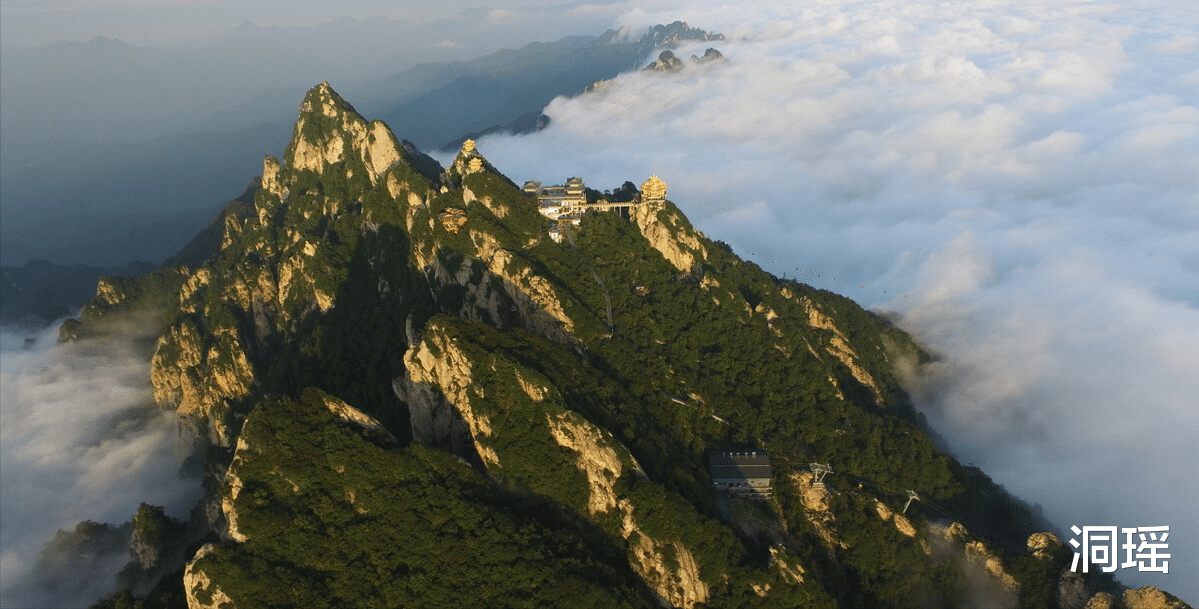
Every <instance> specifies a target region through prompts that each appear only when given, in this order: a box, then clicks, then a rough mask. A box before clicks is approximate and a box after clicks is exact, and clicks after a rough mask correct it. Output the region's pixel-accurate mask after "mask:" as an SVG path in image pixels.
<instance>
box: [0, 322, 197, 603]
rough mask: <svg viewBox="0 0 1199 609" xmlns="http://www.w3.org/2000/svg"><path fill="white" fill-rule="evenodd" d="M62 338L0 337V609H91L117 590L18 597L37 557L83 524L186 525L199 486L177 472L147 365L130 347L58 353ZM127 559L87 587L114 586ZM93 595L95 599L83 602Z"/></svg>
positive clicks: (79, 588) (178, 452) (78, 347)
mask: <svg viewBox="0 0 1199 609" xmlns="http://www.w3.org/2000/svg"><path fill="white" fill-rule="evenodd" d="M56 334H57V326H56V325H55V326H52V327H50V328H49V329H47V330H44V331H42V332H41V333H40V334H39V335H37V336H36V343H35V344H34V345H32V346H26V345H25V344H24V338H25V336H24V335H22V334H14V333H10V332H7V331H6V332H3V333H0V463H2V464H3V467H0V497H3V501H0V605H3V606H4V607H24V606H56V607H61V606H86V605H88V604H90V603H91V602H92V601H94V600H95V598H96V596H98V595H99V594H103V593H106V592H108V591H110V590H111V589H112V587H113V585H114V583H115V582H113V581H112V580H111V579H108V581H93V582H90V583H88V585H82V584H80V583H78V582H76V583H72V584H69V585H67V586H64V587H63V588H61V589H44V588H41V587H36V586H35V587H34V588H28V587H22V584H29V583H30V581H31V579H35V578H36V575H37V574H36V573H33V572H31V571H32V568H33V567H34V565H35V563H36V561H37V560H38V557H39V555H40V554H41V551H42V548H43V546H44V545H45V544H46V543H47V542H48V541H50V539H51V538H52V537H53V536H54V533H55V531H57V530H59V529H65V530H68V531H70V530H74V528H75V525H76V524H78V523H79V522H81V521H83V520H94V521H97V522H108V523H112V524H114V525H119V524H121V523H123V522H127V521H128V520H129V519H130V518H131V517H132V516H133V514H134V512H136V511H137V507H138V504H140V503H141V502H143V501H144V502H147V503H150V504H153V505H162V506H165V507H166V508H167V512H168V513H169V514H171V515H173V516H175V517H181V518H186V517H187V510H188V509H189V508H190V507H191V506H192V505H193V504H194V503H195V501H196V500H198V499H199V496H200V484H199V480H198V479H184V478H181V477H180V475H179V467H180V464H181V461H182V458H183V457H184V456H186V455H185V454H184V453H185V451H186V450H187V449H190V448H191V447H190V445H186V446H181V445H180V440H179V439H178V430H177V426H176V423H175V415H174V413H173V412H166V411H161V410H159V409H157V408H156V407H155V406H154V405H153V401H152V400H151V397H150V383H149V380H150V379H149V369H150V367H149V361H148V358H146V357H144V356H142V355H140V354H139V353H138V352H137V347H136V345H135V340H136V339H134V338H120V339H111V340H104V341H102V342H100V341H84V342H81V343H76V344H65V345H57V344H55V338H56ZM128 560H129V556H127V555H125V556H119V557H118V559H117V560H116V561H115V562H113V564H105V565H101V566H100V567H99V568H98V570H97V571H94V572H92V573H88V574H76V576H77V577H80V578H82V579H85V580H86V579H88V578H96V579H99V580H104V579H106V578H111V577H112V576H115V574H116V572H117V570H119V569H120V568H121V567H123V566H124V563H125V562H127V561H128ZM89 595H90V596H89Z"/></svg>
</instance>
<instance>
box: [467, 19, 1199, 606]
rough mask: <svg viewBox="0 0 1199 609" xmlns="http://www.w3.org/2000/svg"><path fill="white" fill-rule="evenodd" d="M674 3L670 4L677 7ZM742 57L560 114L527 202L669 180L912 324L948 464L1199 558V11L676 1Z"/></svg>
mask: <svg viewBox="0 0 1199 609" xmlns="http://www.w3.org/2000/svg"><path fill="white" fill-rule="evenodd" d="M650 4H652V3H650ZM639 6H640V7H641V8H638V9H636V10H634V11H632V12H630V13H629V14H627V15H626V16H625V17H624V20H625V21H624V23H625V26H626V27H627V28H628V29H629V30H630V31H638V30H639V29H640V28H641V27H644V26H646V25H648V24H651V23H656V22H663V21H669V20H672V19H683V20H686V21H688V22H689V23H691V24H695V25H700V26H702V27H704V28H706V29H709V30H710V31H718V32H723V33H724V34H725V36H726V37H727V38H728V40H727V42H720V43H712V44H709V45H699V46H695V47H693V48H692V47H686V48H683V49H680V50H677V51H676V54H677V55H678V56H680V57H684V58H685V57H688V56H690V55H692V54H696V55H702V54H703V51H704V48H705V47H706V46H716V47H717V48H718V49H719V50H720V51H721V52H722V53H723V54H724V55H725V57H726V58H727V62H724V63H713V64H704V65H689V66H688V67H687V68H686V69H685V70H684V71H682V72H679V73H668V74H662V73H652V72H635V73H628V74H625V75H622V76H621V77H619V78H617V79H615V80H613V81H608V82H605V83H602V84H601V85H600V86H598V87H597V88H596V90H595V91H594V92H592V93H589V94H586V95H583V96H580V97H576V98H573V99H566V98H558V99H557V100H555V101H554V102H553V103H552V104H550V105H549V106H548V107H547V109H546V110H545V112H546V114H548V115H549V116H550V118H551V121H552V122H551V126H550V127H549V128H548V129H546V130H545V131H542V132H540V133H537V134H534V135H528V136H519V137H513V136H494V137H489V138H484V139H482V140H480V142H479V149H480V150H481V151H482V152H483V154H485V155H487V157H488V159H489V160H491V161H492V162H493V163H494V164H495V165H496V166H497V167H499V168H501V170H503V171H505V172H507V173H508V174H509V175H510V176H511V177H512V178H513V179H514V180H517V181H518V182H520V181H523V180H526V179H536V180H539V181H542V182H545V183H560V181H562V180H565V179H566V178H567V177H569V176H572V175H579V176H584V177H585V178H586V179H587V182H588V185H589V186H591V187H593V188H599V189H601V190H602V189H606V188H615V187H617V186H618V185H620V184H621V183H622V182H623V181H624V180H631V181H633V182H636V183H640V182H642V181H644V180H645V179H646V178H648V177H649V175H650V174H656V175H658V176H660V177H661V178H663V179H664V180H665V181H666V183H667V184H668V185H669V187H670V192H669V196H670V198H671V200H673V201H676V202H678V204H679V206H680V207H681V208H682V209H683V210H684V211H685V212H686V213H687V214H688V215H689V216H690V217H691V219H692V220H693V221H694V222H695V223H696V224H697V226H698V227H699V228H700V229H701V230H704V231H705V232H706V233H707V234H708V235H709V236H710V237H712V238H714V239H720V240H724V241H727V242H729V243H730V244H731V245H732V246H733V247H734V249H735V250H736V251H737V252H738V253H740V254H742V255H745V256H747V257H749V258H751V259H753V260H754V261H756V262H758V263H759V264H761V265H762V266H763V267H765V268H767V269H768V270H771V271H772V272H774V273H775V274H777V275H781V276H786V277H789V278H793V279H797V280H799V281H803V282H805V283H810V284H812V285H814V286H817V287H821V288H825V289H829V290H832V291H835V292H839V293H842V294H846V295H848V296H850V297H852V298H854V299H856V300H858V301H859V302H861V303H863V304H864V305H866V306H869V307H872V308H874V309H875V310H878V311H880V312H885V313H888V314H890V315H893V316H894V319H895V320H896V322H897V323H898V324H899V325H900V326H901V327H903V328H904V329H906V330H908V331H909V332H912V333H913V334H914V335H915V336H916V337H918V339H919V340H920V341H922V343H923V344H925V345H926V347H927V348H928V349H929V350H930V351H931V352H932V353H933V354H934V355H935V356H936V358H937V361H936V362H935V363H934V364H932V365H931V366H929V367H927V368H925V369H924V370H922V371H920V372H919V373H914V375H913V377H912V382H911V386H912V389H913V390H914V391H915V394H916V398H917V400H918V402H919V405H920V407H921V408H922V409H923V410H924V411H925V412H926V414H927V415H928V417H929V419H930V421H931V423H932V425H933V427H934V429H935V430H936V431H937V432H938V433H940V434H941V435H942V436H943V439H944V441H945V443H946V444H947V446H948V447H949V448H950V449H951V450H952V451H954V452H955V453H956V454H958V455H959V456H960V458H961V459H962V460H963V461H965V462H970V463H973V464H975V465H978V466H980V467H982V468H983V470H984V471H986V472H988V473H989V474H991V475H992V476H993V477H994V478H995V479H996V480H997V481H999V482H1000V483H1002V484H1004V485H1005V486H1006V487H1007V488H1008V489H1009V490H1011V491H1013V492H1015V493H1017V494H1018V495H1019V496H1021V497H1023V498H1024V499H1025V500H1027V501H1029V502H1035V503H1038V504H1040V505H1042V506H1043V507H1044V510H1045V514H1046V515H1047V516H1049V517H1050V518H1051V519H1052V520H1053V521H1054V522H1055V523H1056V524H1057V526H1058V527H1060V528H1061V529H1062V530H1063V531H1066V530H1068V529H1069V527H1070V526H1071V525H1079V526H1083V525H1115V526H1121V527H1137V526H1152V525H1169V526H1171V527H1172V528H1171V531H1173V534H1174V537H1172V539H1176V540H1177V542H1176V544H1175V545H1172V546H1171V551H1172V552H1173V556H1174V558H1173V561H1174V564H1173V565H1172V566H1173V567H1174V569H1173V570H1172V571H1171V574H1170V575H1165V576H1163V575H1161V574H1157V573H1137V572H1136V570H1135V569H1124V570H1122V571H1120V572H1119V576H1120V578H1121V579H1122V580H1124V581H1126V582H1127V583H1129V584H1134V585H1150V584H1152V585H1158V586H1161V587H1164V588H1166V589H1171V590H1174V591H1175V592H1176V593H1178V594H1181V595H1182V596H1183V598H1184V599H1190V600H1192V602H1193V599H1195V598H1199V589H1197V588H1195V585H1194V583H1192V582H1188V581H1185V580H1184V579H1182V578H1181V577H1180V576H1179V575H1177V574H1176V572H1181V571H1185V570H1186V568H1185V565H1188V564H1190V565H1194V564H1196V561H1199V546H1196V545H1195V544H1193V543H1188V542H1187V540H1191V539H1196V538H1199V528H1197V527H1196V525H1195V524H1194V523H1196V522H1199V511H1197V509H1196V507H1195V506H1196V502H1195V499H1196V496H1195V493H1194V490H1193V483H1194V473H1193V471H1192V469H1191V465H1190V462H1191V461H1193V455H1192V454H1191V453H1192V448H1191V447H1193V446H1196V445H1199V408H1197V407H1196V401H1195V396H1196V395H1199V377H1197V376H1196V375H1195V374H1194V371H1195V370H1199V107H1197V106H1199V93H1197V91H1199V59H1197V57H1199V38H1197V37H1196V32H1199V13H1197V12H1196V11H1195V10H1194V9H1193V7H1188V6H1187V5H1186V3H1184V2H1153V3H1139V4H1138V5H1137V6H1136V7H1135V8H1132V7H1129V6H1127V5H1125V4H1123V3H1115V2H1103V1H1094V2H1070V3H1058V2H1024V3H1019V4H1011V3H998V2H982V3H971V4H960V3H945V4H918V5H910V4H901V3H894V2H855V3H844V2H834V1H824V2H805V3H802V4H795V3H789V2H773V3H763V4H760V5H755V8H753V9H738V10H731V9H730V7H705V6H696V7H693V8H689V9H682V10H680V9H678V8H677V7H673V6H667V5H666V4H665V3H663V4H660V5H653V6H650V5H649V4H647V3H639Z"/></svg>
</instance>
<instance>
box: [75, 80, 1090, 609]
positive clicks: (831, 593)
mask: <svg viewBox="0 0 1199 609" xmlns="http://www.w3.org/2000/svg"><path fill="white" fill-rule="evenodd" d="M665 189H666V187H665V185H664V184H662V183H661V182H660V181H655V180H652V179H651V180H650V181H648V182H646V184H645V185H644V187H643V193H642V195H641V197H640V198H639V199H638V201H639V202H638V203H637V204H636V205H635V206H634V207H633V209H632V210H631V213H630V214H629V218H628V219H626V218H624V217H622V216H621V215H620V214H617V213H614V212H589V213H588V214H587V215H586V216H585V217H583V218H582V219H581V222H580V224H579V225H578V226H577V227H576V226H569V227H564V228H565V230H566V233H567V238H566V239H565V241H564V242H562V243H558V242H555V241H554V240H553V239H551V238H550V237H549V234H548V229H549V228H550V224H551V223H550V220H548V219H546V218H545V217H543V216H541V215H540V214H539V213H538V212H537V210H536V201H535V200H534V199H532V198H531V197H529V196H527V195H525V194H524V193H522V192H521V190H520V189H518V188H517V187H516V186H515V185H514V184H513V183H512V182H511V181H510V180H508V179H507V178H506V177H504V176H503V175H502V174H500V173H499V172H498V171H497V170H496V168H495V167H493V166H492V165H491V164H490V163H489V162H488V161H487V160H486V159H485V158H484V157H483V156H482V154H481V152H480V151H479V150H477V149H475V147H474V145H473V142H469V141H468V142H466V143H465V144H464V145H463V147H462V150H461V152H460V153H459V155H458V157H457V158H456V160H455V161H454V163H453V164H452V165H451V166H450V167H448V168H446V169H444V170H442V169H441V168H440V167H438V166H437V165H436V163H435V162H433V161H432V160H431V159H429V158H427V157H424V156H423V155H421V154H420V153H419V152H416V151H415V150H414V149H412V148H411V147H409V146H406V145H405V144H403V143H401V142H399V141H397V139H396V138H395V137H394V136H393V135H392V134H391V132H390V131H389V130H388V129H387V127H386V126H385V125H384V124H383V123H381V122H378V121H375V122H368V121H366V120H365V119H363V118H362V117H361V116H360V115H359V114H358V113H357V112H356V111H355V110H354V109H353V107H352V106H350V104H348V103H347V102H345V100H343V99H341V98H340V97H339V96H338V95H337V94H336V93H335V92H334V91H333V90H332V89H331V88H330V87H329V86H328V85H327V84H322V85H319V86H317V87H315V88H313V89H312V90H311V91H310V92H309V93H308V95H307V96H306V98H305V100H304V102H303V104H302V105H301V111H300V116H299V118H298V121H297V123H296V127H295V130H294V135H293V139H292V142H291V144H290V145H289V146H288V148H287V153H286V155H285V157H284V159H282V160H281V161H280V160H276V159H273V158H269V157H268V158H267V159H266V160H265V162H264V167H263V176H262V180H261V187H260V188H259V189H258V190H257V192H256V193H255V194H254V199H253V209H252V210H244V209H231V210H230V213H229V214H228V215H227V216H226V219H225V222H224V229H223V235H222V239H221V247H220V250H219V252H218V253H216V255H215V256H213V257H212V258H210V259H209V260H208V261H206V262H205V263H204V264H202V265H200V266H199V267H198V268H194V269H186V270H180V271H178V273H182V275H179V276H178V279H177V282H176V283H175V284H174V285H175V286H177V288H178V290H177V296H178V298H177V300H176V301H173V302H172V303H171V305H170V307H169V308H170V309H171V312H170V313H169V316H168V319H169V320H170V321H169V322H168V324H167V325H168V327H167V329H166V330H165V332H163V334H162V335H161V337H160V338H159V340H158V343H157V348H156V353H155V355H154V359H153V370H152V376H153V381H154V389H155V398H156V399H157V400H159V402H160V403H161V404H163V405H164V406H168V407H173V408H176V409H177V412H178V413H179V416H180V418H181V420H183V421H186V422H187V423H188V424H189V425H190V427H192V428H193V429H195V430H196V431H197V433H198V434H199V435H201V436H202V437H204V438H206V439H207V440H208V442H210V443H211V445H212V446H213V447H214V450H213V451H212V452H211V455H210V466H212V467H213V468H214V469H216V470H218V471H220V472H221V474H220V475H219V476H216V477H214V479H213V480H212V482H213V492H212V493H211V495H210V497H209V499H208V501H209V505H208V509H206V510H203V512H204V513H206V514H208V515H209V519H208V522H207V526H208V527H210V528H211V530H212V532H213V534H212V537H211V538H210V542H211V543H208V544H206V545H205V546H204V547H203V548H202V549H201V550H200V551H198V552H197V553H196V554H195V556H194V557H193V558H192V559H191V561H190V564H189V565H188V566H187V568H186V570H185V572H184V577H183V585H184V587H185V592H186V593H187V595H188V599H189V601H188V602H189V605H190V606H192V607H214V606H236V607H250V606H262V607H289V606H305V607H320V606H338V607H367V606H420V607H439V606H454V605H463V604H466V605H479V604H488V605H501V606H513V607H523V606H528V607H535V606H561V607H568V606H577V607H597V606H653V605H661V606H668V607H686V608H692V607H701V606H709V607H794V606H805V607H808V606H810V607H838V606H839V607H860V606H873V607H953V606H978V605H982V604H989V606H1017V605H1020V606H1026V607H1052V606H1072V605H1071V602H1072V601H1070V599H1071V598H1074V597H1072V596H1069V595H1067V594H1064V593H1062V592H1061V590H1062V589H1063V588H1062V586H1064V585H1067V583H1068V582H1067V580H1066V579H1063V578H1061V577H1060V574H1061V570H1062V568H1063V566H1065V565H1068V563H1069V555H1068V552H1064V551H1063V550H1062V548H1061V545H1060V543H1058V544H1057V545H1056V546H1054V545H1053V544H1049V543H1048V542H1045V539H1048V538H1045V537H1037V538H1036V539H1037V540H1039V541H1038V543H1037V544H1035V545H1034V546H1033V547H1031V548H1029V549H1026V540H1029V536H1030V535H1032V534H1033V533H1036V532H1037V531H1038V530H1039V527H1040V526H1042V525H1041V524H1040V523H1038V522H1037V521H1036V520H1035V518H1034V517H1033V515H1032V514H1031V512H1029V511H1028V510H1027V509H1026V508H1024V507H1023V506H1022V505H1021V504H1019V503H1018V502H1016V501H1015V500H1013V499H1012V498H1010V497H1009V496H1007V495H1006V493H1004V492H1003V490H1002V489H1001V488H999V487H997V486H996V485H994V484H993V483H992V482H991V481H990V480H989V479H987V478H986V476H985V475H983V474H982V473H981V472H978V471H977V470H975V469H971V468H965V467H963V466H961V465H959V464H958V463H956V462H955V461H954V460H953V459H951V458H949V457H947V456H945V455H943V454H941V453H940V452H939V451H938V450H937V449H936V447H935V446H934V445H933V442H932V441H931V440H930V439H929V438H928V437H927V436H926V435H925V433H924V432H923V431H922V426H921V423H920V417H919V415H918V414H917V413H916V412H915V410H914V409H913V407H912V405H911V404H910V402H909V401H908V399H907V397H906V394H905V393H904V391H903V389H902V388H901V386H900V384H899V382H898V378H897V376H896V366H897V363H898V362H899V361H900V360H901V359H906V360H912V361H918V360H920V359H921V358H922V357H924V356H923V355H922V354H921V353H920V351H919V350H918V349H917V348H916V346H915V345H914V344H913V343H912V342H911V340H910V339H909V338H908V337H907V336H906V335H904V334H903V333H901V332H899V331H897V330H896V329H894V328H892V327H891V326H890V325H889V324H887V322H886V321H885V320H883V319H881V318H879V317H877V316H875V315H873V314H871V313H869V312H867V311H864V310H862V309H861V308H860V307H858V306H857V305H855V304H854V303H853V302H851V301H849V300H848V299H845V298H843V297H840V296H837V295H835V294H831V293H828V292H824V291H820V290H815V289H813V288H811V287H809V286H805V285H802V284H798V283H795V282H790V281H781V280H779V279H777V278H775V277H772V276H770V275H769V274H767V273H765V272H764V271H762V270H761V269H760V268H758V267H757V266H756V265H754V264H752V263H748V262H745V261H743V260H741V259H739V258H738V257H737V256H736V255H735V254H733V252H732V251H731V250H730V249H729V248H728V247H727V246H725V245H724V244H722V243H720V242H716V241H712V240H710V239H708V238H707V237H706V236H704V235H703V234H701V233H700V232H699V231H697V230H695V229H694V228H693V227H692V226H691V225H690V223H689V222H688V221H687V219H686V218H685V216H684V215H683V214H682V212H681V211H680V210H679V209H678V208H677V207H676V206H675V205H674V204H673V203H671V202H670V201H668V200H666V199H665V197H664V195H665ZM173 277H174V275H173ZM86 325H87V324H86V323H85V324H84V326H86ZM76 331H78V329H76ZM712 449H722V450H730V449H732V450H755V451H766V452H768V454H769V455H770V458H771V461H772V464H773V471H774V475H773V486H774V495H773V497H772V498H770V499H769V500H765V501H761V502H753V501H742V500H730V499H729V498H728V497H727V496H726V495H725V494H724V493H723V492H716V491H714V490H713V488H712V484H711V479H710V477H709V475H708V473H707V468H706V463H705V455H706V454H707V451H708V450H712ZM811 462H819V463H825V464H830V465H831V466H832V467H833V469H834V471H835V473H834V474H833V475H832V476H829V477H828V478H827V479H825V480H824V482H823V484H822V485H821V484H815V480H814V479H813V477H812V474H811V473H810V471H809V465H808V464H809V463H811ZM909 490H910V491H912V492H915V493H917V494H918V496H919V498H920V500H919V501H917V502H914V503H912V504H911V505H910V506H909V505H906V502H907V501H908V499H909V494H908V493H909ZM909 508H910V509H909ZM955 521H956V522H955ZM1042 542H1044V543H1042ZM1046 548H1049V549H1046ZM1075 581H1077V582H1078V583H1079V585H1080V586H1081V588H1079V591H1080V592H1081V594H1082V598H1084V599H1085V598H1087V597H1088V596H1089V595H1090V594H1092V593H1093V592H1094V591H1095V590H1096V589H1097V587H1098V586H1102V585H1107V584H1105V580H1102V579H1100V578H1098V577H1096V576H1091V577H1090V578H1086V579H1084V578H1075V579H1070V580H1069V582H1075ZM1069 585H1073V583H1069ZM1067 587H1068V586H1067Z"/></svg>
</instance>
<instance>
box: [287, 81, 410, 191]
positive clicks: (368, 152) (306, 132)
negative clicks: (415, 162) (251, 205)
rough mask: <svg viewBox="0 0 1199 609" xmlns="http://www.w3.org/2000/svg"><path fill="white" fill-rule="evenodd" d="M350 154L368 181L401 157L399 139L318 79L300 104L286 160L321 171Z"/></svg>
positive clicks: (298, 167) (296, 166)
mask: <svg viewBox="0 0 1199 609" xmlns="http://www.w3.org/2000/svg"><path fill="white" fill-rule="evenodd" d="M351 155H352V156H354V157H356V160H359V161H361V163H362V165H363V166H364V167H365V168H366V170H367V175H368V176H369V177H370V180H371V183H372V184H373V183H375V182H378V180H379V178H380V176H382V175H383V173H384V172H386V171H387V170H388V169H390V168H391V167H392V166H393V165H395V164H396V163H399V162H400V161H401V160H402V158H403V157H402V155H401V154H400V146H399V142H397V141H396V138H395V135H393V134H392V133H391V130H390V129H388V128H387V125H386V124H384V123H383V121H374V122H371V123H367V122H366V121H364V120H362V117H361V116H360V115H359V114H358V112H357V111H356V110H354V107H353V106H351V105H349V104H348V103H347V102H346V101H345V100H343V99H342V98H341V97H340V96H338V95H337V94H336V93H334V91H333V88H332V87H330V86H329V83H328V82H324V83H321V84H320V85H318V86H317V87H315V88H314V89H313V90H312V91H310V92H309V93H308V96H307V97H305V98H304V101H303V103H301V104H300V119H299V120H298V121H296V127H295V135H294V137H293V138H292V142H291V145H290V146H289V147H288V150H287V164H288V166H289V167H290V168H291V169H293V170H300V171H304V170H307V171H312V172H315V173H321V172H323V171H324V170H325V169H326V168H327V167H329V166H330V165H333V164H334V163H338V162H340V161H343V160H345V159H346V158H347V157H348V156H351ZM350 171H352V170H350ZM346 177H353V176H352V175H347V176H346ZM264 181H265V179H264Z"/></svg>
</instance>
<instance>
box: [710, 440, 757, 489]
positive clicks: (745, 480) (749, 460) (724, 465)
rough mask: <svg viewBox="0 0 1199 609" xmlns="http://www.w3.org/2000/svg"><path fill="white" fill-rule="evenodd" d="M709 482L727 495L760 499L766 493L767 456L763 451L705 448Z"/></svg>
mask: <svg viewBox="0 0 1199 609" xmlns="http://www.w3.org/2000/svg"><path fill="white" fill-rule="evenodd" d="M708 467H709V473H710V474H711V476H712V486H713V487H715V488H717V489H720V490H725V491H728V492H729V494H730V495H736V496H743V497H751V498H759V499H764V498H767V497H769V496H770V493H771V479H772V477H773V475H772V472H771V470H770V457H768V456H767V455H766V453H765V452H763V451H749V452H729V451H721V450H710V451H708Z"/></svg>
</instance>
